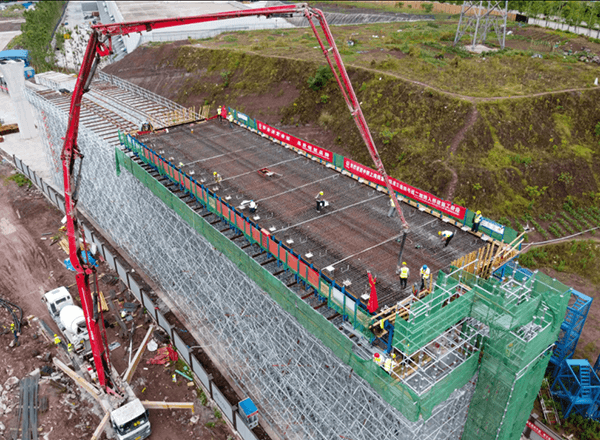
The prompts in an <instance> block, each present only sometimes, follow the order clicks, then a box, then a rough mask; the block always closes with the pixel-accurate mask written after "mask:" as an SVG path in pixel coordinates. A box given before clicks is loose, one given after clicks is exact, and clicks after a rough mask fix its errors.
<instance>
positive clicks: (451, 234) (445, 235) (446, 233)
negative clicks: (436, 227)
mask: <svg viewBox="0 0 600 440" xmlns="http://www.w3.org/2000/svg"><path fill="white" fill-rule="evenodd" d="M438 235H439V236H440V237H441V238H442V240H446V244H444V247H446V246H448V244H449V243H450V240H452V237H454V232H452V231H439V232H438Z"/></svg>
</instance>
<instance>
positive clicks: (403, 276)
mask: <svg viewBox="0 0 600 440" xmlns="http://www.w3.org/2000/svg"><path fill="white" fill-rule="evenodd" d="M409 274H410V269H409V268H408V266H407V265H406V262H403V263H402V267H401V268H400V288H401V289H406V283H407V282H408V276H409Z"/></svg>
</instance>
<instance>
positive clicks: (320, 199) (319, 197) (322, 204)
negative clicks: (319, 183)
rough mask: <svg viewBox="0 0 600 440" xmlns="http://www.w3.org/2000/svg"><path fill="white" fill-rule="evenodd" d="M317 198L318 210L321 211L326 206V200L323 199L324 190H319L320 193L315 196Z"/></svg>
mask: <svg viewBox="0 0 600 440" xmlns="http://www.w3.org/2000/svg"><path fill="white" fill-rule="evenodd" d="M315 199H317V212H321V208H323V207H325V200H323V191H319V194H317V195H316V196H315Z"/></svg>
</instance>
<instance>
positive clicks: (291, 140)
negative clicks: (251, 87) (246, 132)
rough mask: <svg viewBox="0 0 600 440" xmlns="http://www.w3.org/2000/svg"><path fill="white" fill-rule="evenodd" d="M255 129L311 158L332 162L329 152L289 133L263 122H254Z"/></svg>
mask: <svg viewBox="0 0 600 440" xmlns="http://www.w3.org/2000/svg"><path fill="white" fill-rule="evenodd" d="M256 127H257V128H258V130H259V131H261V132H262V133H264V134H266V135H269V136H272V137H274V138H275V139H277V140H279V141H281V142H285V143H286V144H290V145H291V146H292V147H296V148H299V149H301V150H302V151H305V152H307V153H308V154H312V155H313V156H316V157H318V158H320V159H323V160H325V161H327V162H332V161H333V153H332V152H331V151H328V150H325V149H323V148H321V147H317V146H316V145H313V144H311V143H310V142H306V141H303V140H302V139H298V138H297V137H295V136H292V135H291V134H289V133H285V132H283V131H281V130H278V129H276V128H273V127H271V126H270V125H267V124H265V123H264V122H260V121H256Z"/></svg>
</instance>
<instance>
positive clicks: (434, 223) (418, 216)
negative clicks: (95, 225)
mask: <svg viewBox="0 0 600 440" xmlns="http://www.w3.org/2000/svg"><path fill="white" fill-rule="evenodd" d="M140 140H141V141H142V142H143V143H145V144H146V145H147V146H148V147H150V148H152V149H153V150H154V151H156V152H159V153H160V154H162V156H163V157H165V158H168V159H169V160H170V161H171V162H172V163H173V164H175V165H176V166H179V167H180V168H182V169H183V170H184V171H185V172H186V173H188V174H190V173H193V177H194V178H195V179H196V180H198V181H204V183H205V184H207V185H208V188H209V189H211V190H214V191H215V192H216V193H217V194H218V195H219V196H220V197H221V198H222V199H223V200H224V201H227V202H228V203H230V204H231V205H232V206H234V207H239V206H240V205H241V204H242V202H243V201H244V200H254V201H255V202H256V203H258V210H257V212H256V213H255V214H250V213H249V210H248V208H244V209H242V212H244V213H245V214H246V215H247V216H248V217H250V218H252V219H254V221H255V222H256V223H258V224H259V225H260V226H261V227H262V228H264V229H267V230H269V231H270V232H271V235H273V236H275V237H276V238H277V239H279V240H281V241H282V242H284V243H285V244H286V245H288V246H290V247H291V248H292V249H294V251H296V252H298V253H300V254H302V255H303V256H304V257H305V259H307V260H308V261H309V262H311V263H313V264H314V267H315V268H317V269H325V268H328V267H329V268H331V267H333V269H334V270H333V271H327V270H326V271H325V273H326V274H328V275H330V276H331V277H333V278H334V279H335V280H336V281H337V282H338V283H339V284H340V285H346V286H347V288H348V290H349V291H351V292H352V293H353V294H354V295H355V296H359V297H360V296H361V295H363V294H365V293H367V292H368V291H369V285H368V279H367V270H370V271H371V272H372V273H374V274H375V275H376V277H377V280H378V282H377V292H378V296H379V301H380V302H379V304H380V305H385V304H395V303H396V302H397V301H399V300H400V299H402V298H404V297H406V296H408V295H409V294H410V292H411V285H412V283H417V282H418V281H419V269H420V267H421V266H422V265H423V264H427V265H428V266H429V267H430V268H431V271H432V274H435V273H437V271H438V270H439V269H442V268H445V267H447V266H448V265H449V264H450V262H451V261H453V260H455V259H456V258H459V257H460V256H462V255H465V254H467V253H469V252H471V251H474V250H476V249H478V248H480V247H482V246H484V245H485V242H484V241H482V240H480V239H478V238H477V237H476V236H474V235H472V234H471V233H470V232H465V231H462V230H460V229H458V228H456V227H454V226H452V225H450V224H447V223H444V222H443V221H441V220H440V219H438V218H437V217H434V216H432V215H430V214H428V213H426V212H421V211H419V210H418V209H416V208H413V207H411V206H410V205H407V204H403V205H402V206H403V210H404V213H405V217H406V219H407V221H408V223H409V224H410V228H411V229H410V232H409V234H408V238H407V240H406V245H405V249H404V254H403V258H402V259H403V260H404V261H406V262H407V264H408V266H409V268H410V271H411V272H410V277H409V283H408V288H407V289H405V290H404V291H401V289H400V285H399V280H398V277H397V275H396V265H397V263H398V256H399V255H398V254H399V250H400V244H399V242H398V240H397V239H398V238H399V237H400V236H401V233H402V227H401V223H400V220H399V219H398V218H397V217H395V218H390V217H388V211H389V197H388V196H387V194H385V193H382V192H379V191H376V190H374V189H373V188H371V187H369V186H367V185H364V184H361V183H358V182H357V181H356V180H354V179H352V178H350V177H346V176H343V175H341V174H340V173H338V172H337V171H335V170H333V169H329V168H327V167H325V166H324V165H321V164H320V163H318V162H315V161H312V160H310V159H308V158H306V157H304V156H301V155H299V154H297V153H296V152H294V151H292V150H288V149H286V148H284V147H282V146H280V145H278V144H275V143H273V142H271V141H269V140H267V139H264V138H262V137H261V136H259V135H257V134H254V133H252V132H250V131H248V130H246V129H243V128H241V127H239V126H237V125H235V124H234V126H233V128H229V124H228V123H220V122H217V120H213V121H208V122H204V123H201V124H195V125H193V126H189V125H186V126H180V127H176V128H171V129H169V132H168V133H166V132H163V133H158V134H148V135H144V136H141V137H140ZM265 168H266V169H267V170H268V171H269V172H273V173H274V174H273V175H272V176H271V177H268V176H265V175H264V173H262V172H260V170H261V169H265ZM215 171H216V172H218V173H219V174H220V175H221V176H222V179H223V180H222V182H221V183H220V184H218V185H217V184H215V182H214V178H213V173H214V172H215ZM320 191H323V193H324V199H325V200H327V201H328V202H329V206H328V207H326V208H324V209H322V210H321V212H317V211H316V200H315V196H316V195H317V194H318V193H319V192H320ZM240 209H241V208H240ZM256 216H257V217H256ZM447 229H450V230H452V231H454V232H455V233H456V236H455V237H454V238H453V239H452V241H451V243H450V245H449V246H448V247H447V248H444V247H443V242H442V241H441V240H440V237H439V236H438V231H440V230H447Z"/></svg>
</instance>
